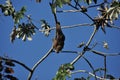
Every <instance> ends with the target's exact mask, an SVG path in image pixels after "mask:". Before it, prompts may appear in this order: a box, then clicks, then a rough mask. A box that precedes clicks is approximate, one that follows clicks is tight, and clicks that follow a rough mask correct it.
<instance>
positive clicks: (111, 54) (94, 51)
mask: <svg viewBox="0 0 120 80" xmlns="http://www.w3.org/2000/svg"><path fill="white" fill-rule="evenodd" d="M90 51H91V52H93V53H95V54H97V55H101V56H118V55H120V52H119V53H104V52H100V51H97V50H90Z"/></svg>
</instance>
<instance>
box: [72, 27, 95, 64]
mask: <svg viewBox="0 0 120 80" xmlns="http://www.w3.org/2000/svg"><path fill="white" fill-rule="evenodd" d="M96 32H97V27H94V31H93V33H92V35H91V36H90V38H89V40H88V42H87V44H86V46H85V47H84V49H83V51H82V52H81V53H80V54H79V55H78V56H77V57H76V58H75V59H74V60H73V61H72V62H71V64H72V65H73V64H74V63H76V62H77V61H78V60H79V59H80V58H81V57H82V56H83V55H84V53H85V52H86V51H87V50H85V48H87V47H88V46H89V45H90V43H91V41H92V39H93V37H94V36H95V33H96Z"/></svg>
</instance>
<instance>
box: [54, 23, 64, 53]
mask: <svg viewBox="0 0 120 80" xmlns="http://www.w3.org/2000/svg"><path fill="white" fill-rule="evenodd" d="M64 41H65V36H64V34H63V32H62V30H61V26H60V23H59V22H56V34H55V38H54V39H53V49H54V50H55V52H56V53H59V51H61V50H62V49H63V47H64Z"/></svg>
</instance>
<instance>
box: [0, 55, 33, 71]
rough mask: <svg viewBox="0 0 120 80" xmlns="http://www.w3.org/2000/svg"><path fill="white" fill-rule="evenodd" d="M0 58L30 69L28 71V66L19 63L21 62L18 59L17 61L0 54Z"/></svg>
mask: <svg viewBox="0 0 120 80" xmlns="http://www.w3.org/2000/svg"><path fill="white" fill-rule="evenodd" d="M0 59H2V60H9V61H12V62H15V63H17V64H19V65H21V66H23V67H24V68H25V69H27V70H28V71H30V72H31V71H32V70H31V69H30V68H29V67H28V66H26V65H25V64H23V63H21V62H19V61H17V60H14V59H8V58H4V57H1V56H0Z"/></svg>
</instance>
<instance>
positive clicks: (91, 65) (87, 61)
mask: <svg viewBox="0 0 120 80" xmlns="http://www.w3.org/2000/svg"><path fill="white" fill-rule="evenodd" d="M82 57H83V59H84V60H85V61H86V62H87V63H88V65H89V66H90V68H91V69H92V70H93V74H94V75H95V80H97V78H96V73H95V69H94V67H93V66H92V64H91V63H90V61H89V60H88V59H87V58H85V57H84V56H82Z"/></svg>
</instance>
